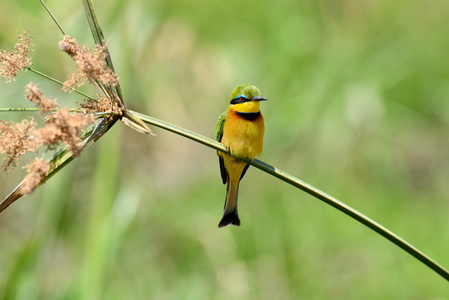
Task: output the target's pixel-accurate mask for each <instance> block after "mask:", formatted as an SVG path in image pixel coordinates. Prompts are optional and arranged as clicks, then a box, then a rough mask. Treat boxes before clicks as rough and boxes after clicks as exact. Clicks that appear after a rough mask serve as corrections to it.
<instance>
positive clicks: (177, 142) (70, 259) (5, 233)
mask: <svg viewBox="0 0 449 300" xmlns="http://www.w3.org/2000/svg"><path fill="white" fill-rule="evenodd" d="M0 3H1V7H2V9H1V11H0V48H1V49H12V48H13V47H14V44H15V43H16V42H17V34H19V33H21V32H22V31H23V30H31V34H32V35H33V36H34V37H35V40H34V41H33V44H34V45H35V47H34V48H35V52H34V53H33V58H34V62H35V66H34V67H35V69H37V70H40V71H42V72H44V73H46V74H49V75H51V76H53V77H55V78H58V79H60V80H65V78H67V76H68V74H70V73H71V72H73V71H74V64H73V62H72V61H71V59H70V58H69V57H68V56H67V55H65V54H64V53H62V52H59V51H58V46H57V43H58V41H59V39H60V36H61V33H60V32H59V31H58V29H57V27H56V26H55V25H54V23H53V22H52V20H51V18H50V17H49V16H48V15H47V13H46V12H45V10H44V9H43V8H42V6H41V5H40V3H39V1H36V0H34V1H33V0H15V1H6V0H0ZM47 4H48V6H49V7H50V9H51V10H52V12H53V13H54V14H55V16H56V17H57V19H58V20H59V21H60V23H61V25H62V26H63V27H64V29H65V30H66V31H67V33H68V34H70V35H72V36H74V37H76V38H77V40H78V41H79V42H80V43H85V44H87V45H89V46H92V45H93V42H92V38H91V36H90V30H89V28H88V25H87V22H86V20H85V16H84V10H83V7H82V4H81V1H73V0H70V1H57V0H48V1H47ZM95 4H96V9H97V12H98V15H99V19H100V22H101V23H102V25H103V30H104V33H105V36H106V38H107V39H108V41H109V45H110V50H111V53H112V58H113V61H114V64H115V67H116V69H117V73H118V75H119V77H120V82H121V85H122V89H123V92H124V95H125V98H126V104H127V105H128V107H129V108H131V109H134V110H137V111H140V112H142V113H146V114H149V115H151V116H154V117H157V118H160V119H163V120H166V121H169V122H172V123H175V124H177V125H180V126H182V127H185V128H188V129H190V130H193V131H196V132H198V133H201V134H204V135H206V136H209V137H212V136H213V129H214V126H215V121H216V119H217V117H218V115H219V114H220V113H222V112H223V111H224V110H225V109H226V107H227V103H228V98H229V95H230V93H231V91H232V89H233V88H234V87H235V86H237V85H238V84H241V83H245V82H250V83H252V84H254V85H256V86H258V87H259V88H260V90H261V91H262V94H263V95H264V96H265V97H267V98H269V99H270V101H268V102H266V103H263V105H262V111H263V114H264V116H265V123H266V134H265V146H264V153H263V155H262V160H264V161H266V162H267V163H270V164H272V165H275V166H276V167H278V168H280V169H282V170H285V171H286V172H289V173H291V174H293V175H295V176H297V177H299V178H301V179H302V180H304V181H306V182H308V183H310V184H312V185H314V186H316V187H318V188H320V189H322V190H323V191H325V192H327V193H329V194H331V195H333V196H335V197H337V198H338V199H340V200H342V201H343V202H345V203H346V204H348V205H350V206H352V207H354V208H355V209H357V210H359V211H361V212H362V213H364V214H366V215H368V216H369V217H371V218H373V219H374V220H376V221H378V222H379V223H381V224H382V225H384V226H386V227H387V228H389V229H390V230H392V231H393V232H395V233H396V234H398V235H400V236H401V237H403V238H404V239H406V240H407V241H409V242H411V243H412V244H413V245H415V246H416V247H418V248H419V249H421V250H422V251H424V252H425V253H426V254H428V255H429V256H430V257H432V258H433V259H435V260H436V261H437V262H439V263H440V264H442V265H443V266H445V267H446V268H449V251H448V249H449V233H448V232H449V217H448V215H449V200H448V199H449V184H448V182H449V155H448V148H449V141H448V138H447V137H448V131H449V102H448V99H449V84H448V83H449V60H448V49H449V34H448V32H449V2H447V1H443V0H436V1H418V0H398V1H387V0H377V1H375V0H366V1H354V0H342V1H335V0H321V1H311V0H306V1H287V0H280V1H255V0H228V1H205V0H201V1H189V0H168V1H167V0H154V1H144V0H127V1H124V0H108V1H106V0H98V1H95ZM30 81H33V82H35V83H37V84H39V86H40V87H41V89H42V90H43V92H44V94H45V95H47V96H53V97H56V98H57V99H58V101H59V103H60V104H61V105H64V106H67V107H73V105H74V103H75V102H77V101H81V100H82V99H81V98H80V97H79V96H78V95H76V94H64V93H62V92H61V91H60V87H59V86H57V85H55V84H54V83H52V82H49V81H47V80H45V79H43V78H40V77H38V76H36V75H34V74H32V73H29V72H28V73H25V74H22V76H20V77H18V78H17V80H16V81H15V82H12V83H9V84H5V83H3V82H2V83H0V100H1V105H0V106H1V107H23V106H30V105H29V104H28V103H27V102H26V100H25V98H24V87H25V84H26V83H28V82H30ZM83 90H84V91H86V92H87V93H89V94H90V95H95V93H96V92H95V90H94V89H92V88H91V87H84V88H83ZM1 117H2V119H7V120H20V119H22V118H25V117H27V114H19V113H14V114H5V113H3V114H2V115H1ZM35 118H36V119H39V116H38V115H37V114H36V115H35ZM154 131H155V132H156V133H157V136H156V137H151V136H144V135H140V134H138V133H136V132H134V131H132V130H131V129H129V128H127V127H125V126H123V125H122V124H117V126H115V127H114V128H113V129H112V130H111V131H110V132H109V133H108V134H107V135H106V136H105V137H103V138H102V139H101V140H100V141H99V142H98V143H96V144H95V145H94V146H93V147H91V148H90V149H89V150H88V151H87V152H85V153H84V154H83V155H82V157H81V158H79V159H77V160H75V161H74V162H73V163H71V164H70V165H69V166H68V167H67V168H65V169H64V170H63V171H61V172H60V173H58V174H57V175H56V176H55V177H54V178H52V179H51V180H50V181H49V182H48V183H47V184H45V185H44V186H43V187H41V188H39V189H38V190H37V191H36V192H35V193H34V194H33V195H32V196H28V197H25V198H23V199H20V200H19V201H17V202H16V203H14V204H13V205H12V206H10V207H9V208H8V209H7V210H6V211H4V212H3V213H2V214H1V215H0V298H2V299H448V298H447V297H449V285H448V283H447V282H446V281H445V280H444V279H442V278H441V277H439V276H438V275H437V274H436V273H434V272H433V271H431V270H430V269H428V268H427V267H425V266H424V265H422V264H421V263H419V262H418V261H417V260H415V259H414V258H413V257H411V256H410V255H408V254H406V253H405V252H403V251H402V250H401V249H399V248H398V247H396V246H394V245H393V244H391V243H390V242H388V241H387V240H385V239H384V238H382V237H380V236H378V235H377V234H375V233H374V232H372V231H370V230H368V229H367V228H365V227H364V226H362V225H360V224H359V223H357V222H356V221H354V220H352V219H350V218H349V217H347V216H345V215H343V214H342V213H340V212H338V211H336V210H335V209H333V208H331V207H329V206H327V205H324V204H323V203H321V202H320V201H317V200H316V199H314V198H313V197H311V196H308V195H307V194H305V193H303V192H301V191H299V190H296V189H294V188H292V187H291V186H289V185H287V184H285V183H283V182H281V181H279V180H277V179H275V178H273V177H271V176H268V175H267V174H265V173H263V172H261V171H259V170H257V169H255V168H250V170H249V171H248V173H247V175H246V176H245V178H244V180H243V181H242V184H241V186H240V197H239V199H240V206H239V207H240V216H241V219H242V226H241V227H240V228H236V227H227V228H224V229H218V228H217V224H218V221H219V220H220V217H221V214H222V209H223V202H224V197H225V186H223V185H222V184H221V178H220V175H219V168H218V159H217V156H216V153H215V151H213V150H211V149H209V148H206V147H204V146H201V145H199V144H197V143H194V142H192V141H189V140H186V139H184V138H181V137H179V136H176V135H174V134H172V133H169V132H166V131H163V130H160V129H157V128H155V129H154ZM27 160H28V158H24V159H23V160H22V164H25V163H26V162H27ZM23 175H24V170H23V169H21V168H20V167H18V168H16V170H15V171H13V172H11V173H10V174H8V175H2V176H1V177H0V191H1V193H0V195H1V196H2V197H3V196H5V195H7V194H8V193H9V192H10V191H11V190H12V189H13V188H14V187H15V186H16V185H17V184H18V183H19V182H20V180H21V178H22V177H23Z"/></svg>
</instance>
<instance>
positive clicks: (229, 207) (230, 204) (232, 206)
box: [218, 179, 240, 228]
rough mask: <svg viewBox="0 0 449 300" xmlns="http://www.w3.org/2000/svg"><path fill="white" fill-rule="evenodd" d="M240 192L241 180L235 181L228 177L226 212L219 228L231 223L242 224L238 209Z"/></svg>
mask: <svg viewBox="0 0 449 300" xmlns="http://www.w3.org/2000/svg"><path fill="white" fill-rule="evenodd" d="M238 193H239V182H237V183H234V182H232V181H231V180H229V179H228V187H227V192H226V202H225V207H224V213H223V217H222V218H221V221H220V223H218V227H219V228H221V227H225V226H228V225H231V224H232V225H235V226H240V219H239V214H238V211H237V197H238Z"/></svg>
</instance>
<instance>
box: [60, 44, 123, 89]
mask: <svg viewBox="0 0 449 300" xmlns="http://www.w3.org/2000/svg"><path fill="white" fill-rule="evenodd" d="M59 49H61V50H62V51H64V52H66V53H67V54H68V55H70V56H71V57H72V58H73V60H74V61H75V63H76V66H77V67H78V71H77V72H75V73H73V74H71V75H70V76H69V78H68V79H67V80H66V81H65V82H64V85H63V91H69V92H70V91H72V89H73V88H74V87H79V86H81V85H83V84H84V83H85V82H86V81H89V82H90V83H94V84H103V85H112V86H115V85H116V84H117V82H118V77H117V75H116V74H115V73H114V72H113V71H112V70H111V69H109V68H108V66H107V65H106V62H105V58H106V55H107V49H108V48H107V45H106V44H104V45H103V46H99V45H97V46H96V48H95V49H93V50H92V49H89V48H87V47H86V46H85V45H79V44H78V43H77V42H76V41H75V39H74V38H72V37H70V36H68V35H66V36H64V37H63V39H62V40H61V41H60V42H59Z"/></svg>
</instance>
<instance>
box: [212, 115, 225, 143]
mask: <svg viewBox="0 0 449 300" xmlns="http://www.w3.org/2000/svg"><path fill="white" fill-rule="evenodd" d="M225 118H226V112H224V113H222V114H221V115H220V116H219V117H218V120H217V124H216V125H215V130H214V132H215V139H216V140H217V141H219V142H221V138H222V137H223V127H224V122H225Z"/></svg>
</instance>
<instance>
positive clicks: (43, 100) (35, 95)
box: [25, 82, 58, 113]
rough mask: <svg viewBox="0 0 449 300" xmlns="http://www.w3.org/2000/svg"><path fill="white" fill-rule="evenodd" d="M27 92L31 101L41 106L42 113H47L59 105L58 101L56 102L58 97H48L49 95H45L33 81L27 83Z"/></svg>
mask: <svg viewBox="0 0 449 300" xmlns="http://www.w3.org/2000/svg"><path fill="white" fill-rule="evenodd" d="M25 93H26V98H27V99H28V100H29V101H30V102H31V103H34V104H35V105H36V106H37V107H38V108H39V110H40V111H41V113H46V112H48V111H50V110H51V109H53V108H57V107H58V103H57V102H56V99H52V98H47V97H45V96H43V95H42V92H41V90H40V89H39V87H38V86H37V85H36V84H34V83H32V82H30V83H28V84H27V85H26V87H25Z"/></svg>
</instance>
